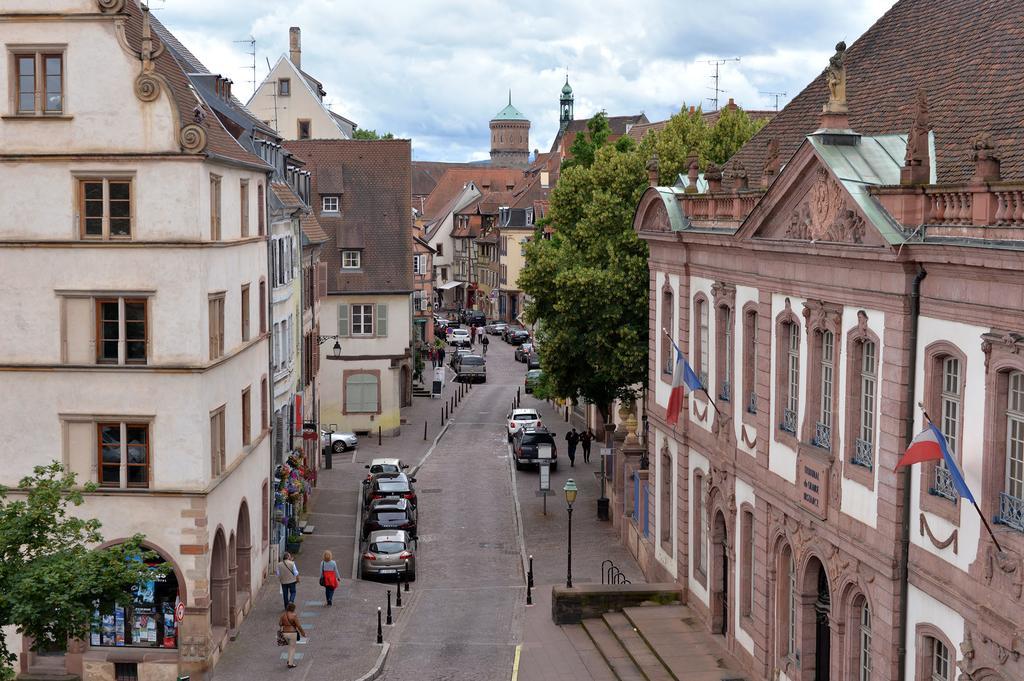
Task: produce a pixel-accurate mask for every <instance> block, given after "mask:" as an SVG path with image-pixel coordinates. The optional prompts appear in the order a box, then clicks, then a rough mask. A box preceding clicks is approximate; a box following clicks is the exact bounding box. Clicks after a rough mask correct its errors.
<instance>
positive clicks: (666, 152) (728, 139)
mask: <svg viewBox="0 0 1024 681" xmlns="http://www.w3.org/2000/svg"><path fill="white" fill-rule="evenodd" d="M767 122H768V121H767V119H763V118H762V119H757V120H755V119H753V118H751V117H750V116H749V115H748V114H747V112H746V111H744V110H743V109H739V108H735V109H734V108H731V107H726V108H724V109H722V110H721V111H720V112H719V115H718V119H717V120H716V121H715V123H714V125H708V123H707V121H706V120H705V118H704V113H703V112H702V111H701V110H700V109H694V110H693V111H690V110H689V108H687V107H686V106H685V105H684V106H683V108H682V109H681V110H680V111H679V113H677V114H675V115H674V116H672V118H670V119H669V121H668V123H667V124H666V126H665V128H664V129H663V130H662V131H661V132H660V133H657V134H656V135H652V136H653V137H654V138H655V142H654V149H655V151H656V152H657V153H658V166H659V169H660V175H661V182H662V184H667V185H672V184H675V183H676V179H677V178H678V176H679V175H680V174H683V175H685V174H686V171H687V170H688V164H689V159H690V155H691V154H696V155H697V162H698V164H699V165H700V167H701V169H704V168H706V167H707V165H708V163H715V164H717V165H719V166H721V165H722V164H723V163H725V162H726V161H728V160H729V159H730V158H732V157H733V155H734V154H735V153H736V152H737V151H739V149H740V147H742V146H743V145H744V144H746V142H747V140H749V139H750V138H751V137H753V136H754V134H755V133H757V131H758V130H760V129H761V128H762V127H764V125H765V123H767Z"/></svg>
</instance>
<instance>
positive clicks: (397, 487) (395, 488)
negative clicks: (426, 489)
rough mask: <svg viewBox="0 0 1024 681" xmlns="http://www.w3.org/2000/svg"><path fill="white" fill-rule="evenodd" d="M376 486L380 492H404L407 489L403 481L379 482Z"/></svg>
mask: <svg viewBox="0 0 1024 681" xmlns="http://www.w3.org/2000/svg"><path fill="white" fill-rule="evenodd" d="M378 487H379V489H380V491H381V492H405V491H406V490H408V489H409V486H408V485H406V484H405V483H404V482H381V483H379V485H378Z"/></svg>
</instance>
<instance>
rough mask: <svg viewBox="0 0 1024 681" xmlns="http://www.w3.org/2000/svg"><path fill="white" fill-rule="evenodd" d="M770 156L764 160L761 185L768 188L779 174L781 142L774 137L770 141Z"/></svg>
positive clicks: (768, 145)
mask: <svg viewBox="0 0 1024 681" xmlns="http://www.w3.org/2000/svg"><path fill="white" fill-rule="evenodd" d="M767 147H768V156H767V157H766V158H765V159H764V167H763V168H762V170H761V184H762V186H765V187H767V186H768V185H769V184H771V182H772V178H773V177H775V176H776V175H778V174H779V140H778V138H776V137H772V138H771V139H769V140H768V144H767Z"/></svg>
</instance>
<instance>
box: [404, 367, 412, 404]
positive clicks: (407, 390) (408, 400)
mask: <svg viewBox="0 0 1024 681" xmlns="http://www.w3.org/2000/svg"><path fill="white" fill-rule="evenodd" d="M401 377H402V406H403V407H410V406H412V376H411V375H410V373H409V365H408V364H403V365H402V374H401Z"/></svg>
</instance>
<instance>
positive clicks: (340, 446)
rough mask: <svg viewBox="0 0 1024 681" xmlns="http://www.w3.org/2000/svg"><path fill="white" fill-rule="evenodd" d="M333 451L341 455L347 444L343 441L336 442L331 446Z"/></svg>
mask: <svg viewBox="0 0 1024 681" xmlns="http://www.w3.org/2000/svg"><path fill="white" fill-rule="evenodd" d="M331 449H333V450H334V453H335V454H341V453H342V452H343V451H345V443H344V442H343V441H341V440H335V441H334V444H332V445H331Z"/></svg>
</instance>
